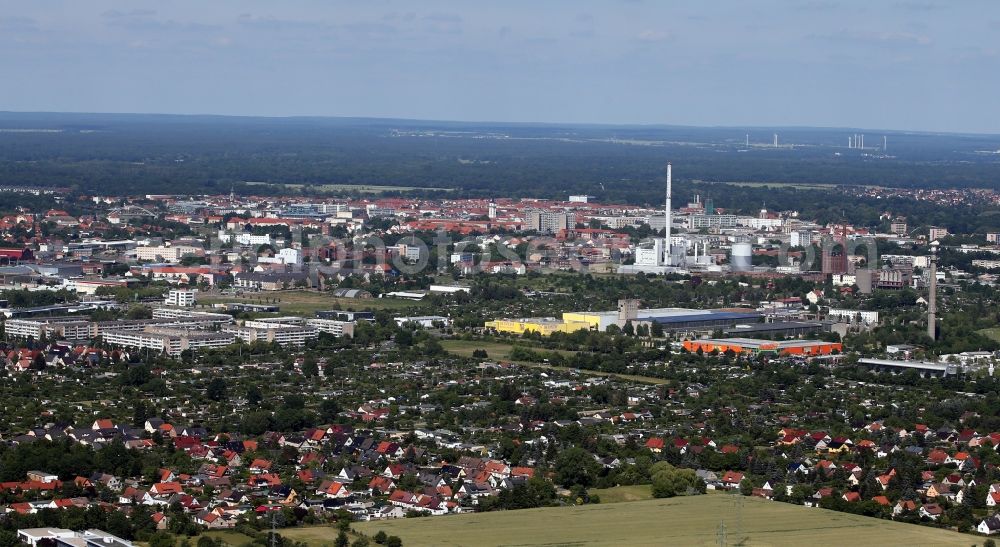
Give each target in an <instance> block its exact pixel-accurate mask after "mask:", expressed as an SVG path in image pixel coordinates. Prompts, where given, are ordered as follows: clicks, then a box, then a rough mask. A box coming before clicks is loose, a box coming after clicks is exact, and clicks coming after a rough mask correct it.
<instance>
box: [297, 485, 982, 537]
mask: <svg viewBox="0 0 1000 547" xmlns="http://www.w3.org/2000/svg"><path fill="white" fill-rule="evenodd" d="M723 522H724V523H725V535H726V543H727V544H729V545H737V544H742V545H807V544H810V543H815V542H817V541H822V540H823V539H824V538H828V539H831V540H832V539H833V538H844V537H863V538H864V541H865V543H867V544H870V545H963V546H968V545H972V544H977V543H980V541H979V540H980V539H981V538H977V537H974V536H970V535H964V534H959V533H957V532H951V531H947V530H940V529H934V528H927V527H924V526H915V525H912V524H904V523H900V522H892V521H887V520H879V519H875V518H869V517H862V516H857V515H851V514H847V513H838V512H834V511H827V510H824V509H810V508H806V507H799V506H795V505H790V504H786V503H778V502H769V501H765V500H760V499H756V498H742V503H740V502H738V501H734V496H728V495H723V494H715V495H706V496H696V497H688V498H672V499H659V500H649V501H636V502H630V503H611V504H598V505H584V506H579V507H555V508H545V509H528V510H521V511H501V512H494V513H475V514H468V515H458V516H453V517H437V518H420V519H399V520H395V521H385V522H366V523H360V524H356V525H355V526H354V529H355V530H357V531H359V532H362V533H365V534H368V535H372V534H375V533H376V532H377V531H379V530H384V531H385V532H386V533H387V534H390V535H393V534H394V535H398V536H399V537H400V538H402V540H403V544H404V545H407V546H414V545H441V546H466V545H477V546H497V547H499V546H509V545H546V546H554V545H575V546H582V545H586V546H601V545H607V546H618V545H632V546H643V545H717V544H718V543H719V538H720V525H721V524H722V523H723ZM282 533H283V534H285V535H287V536H288V537H290V538H293V539H305V540H308V539H312V538H316V537H318V536H317V535H316V530H315V529H309V528H306V529H301V531H300V530H296V529H292V530H285V531H283V532H282ZM327 537H332V536H327ZM327 541H330V540H329V539H327Z"/></svg>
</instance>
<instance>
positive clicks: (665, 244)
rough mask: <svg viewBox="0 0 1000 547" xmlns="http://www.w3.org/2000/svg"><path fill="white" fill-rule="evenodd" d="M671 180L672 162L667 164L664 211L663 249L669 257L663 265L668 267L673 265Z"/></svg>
mask: <svg viewBox="0 0 1000 547" xmlns="http://www.w3.org/2000/svg"><path fill="white" fill-rule="evenodd" d="M671 178H672V174H671V166H670V162H667V205H666V210H665V211H664V215H663V223H664V225H663V247H664V248H665V249H666V255H667V256H666V259H665V260H664V261H663V263H664V264H666V265H668V266H670V265H671V264H670V259H671V254H670V207H671V202H670V200H671V193H672V190H671V184H672V182H671Z"/></svg>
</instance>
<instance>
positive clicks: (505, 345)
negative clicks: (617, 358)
mask: <svg viewBox="0 0 1000 547" xmlns="http://www.w3.org/2000/svg"><path fill="white" fill-rule="evenodd" d="M441 345H442V347H444V349H445V351H447V352H449V353H452V354H454V355H459V356H462V357H472V352H473V351H475V350H477V349H484V350H486V355H487V357H488V358H490V359H500V360H510V352H511V350H512V349H513V348H514V345H513V344H511V343H510V342H502V341H493V340H442V341H441ZM531 349H534V350H536V351H539V352H551V351H554V352H556V353H561V354H563V355H565V356H567V357H570V356H572V355H573V354H574V353H577V352H574V351H568V350H550V349H545V348H531ZM517 363H518V364H521V365H525V366H529V367H534V368H541V369H549V370H563V371H565V370H571V369H570V368H569V367H556V366H552V365H546V364H544V363H530V362H526V361H517ZM577 372H579V373H580V374H586V375H588V376H610V377H615V378H621V379H623V380H631V381H633V382H641V383H645V384H665V383H667V381H666V380H664V379H662V378H654V377H652V376H639V375H635V374H612V373H607V372H598V371H596V370H582V369H581V370H578V371H577Z"/></svg>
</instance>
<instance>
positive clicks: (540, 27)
mask: <svg viewBox="0 0 1000 547" xmlns="http://www.w3.org/2000/svg"><path fill="white" fill-rule="evenodd" d="M0 6H2V7H3V11H2V13H3V15H0V47H3V50H4V51H5V53H6V54H5V55H4V56H3V57H2V58H0V70H2V71H3V73H4V74H5V75H6V77H5V80H6V85H5V86H3V87H2V88H0V109H2V110H5V111H15V112H16V111H20V112H53V113H55V112H79V113H136V114H178V115H226V116H249V117H335V118H380V119H409V120H426V121H459V122H470V123H528V124H531V123H545V124H557V125H558V124H574V125H575V124H583V125H644V126H660V125H667V126H692V127H726V128H728V127H732V128H754V127H758V128H774V127H802V128H831V129H836V128H866V129H868V128H871V129H873V130H880V129H881V130H887V131H919V132H931V133H942V132H947V133H975V134H984V133H985V134H997V133H1000V124H998V123H997V121H996V120H997V119H998V116H997V114H1000V112H998V109H997V107H996V99H995V97H996V94H997V91H998V90H1000V73H998V71H996V70H995V67H996V66H997V62H998V61H1000V46H998V45H997V44H996V40H995V39H994V38H995V35H996V34H997V33H998V31H1000V5H998V4H996V3H993V2H987V1H973V2H965V3H961V4H953V3H949V2H943V1H938V0H933V1H932V0H901V1H895V2H891V3H885V4H871V3H865V2H857V1H836V0H814V1H808V2H802V3H785V2H780V1H778V0H762V1H758V2H723V3H712V4H704V5H702V4H690V5H688V4H660V3H653V2H644V1H642V0H620V1H605V2H599V1H578V2H570V1H553V2H547V3H544V4H542V5H537V4H536V3H530V2H523V1H514V2H509V3H504V4H482V5H479V4H472V5H470V4H466V3H460V2H453V1H451V2H450V1H442V0H430V1H427V2H421V3H419V4H413V3H407V2H399V1H394V0H380V1H375V2H369V3H363V4H353V3H349V2H317V1H312V0H309V1H302V2H295V3H290V4H281V5H276V4H271V3H267V2H260V1H249V2H233V1H221V2H214V3H211V4H207V5H202V4H200V3H196V2H192V1H190V0H182V1H178V2H173V3H170V4H164V3H160V2H153V1H149V0H144V1H138V2H128V3H125V2H114V1H107V0H105V1H100V0H97V1H94V2H88V3H86V4H82V3H76V2H71V1H68V0H52V1H49V2H40V3H15V2H11V1H0Z"/></svg>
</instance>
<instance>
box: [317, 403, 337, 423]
mask: <svg viewBox="0 0 1000 547" xmlns="http://www.w3.org/2000/svg"><path fill="white" fill-rule="evenodd" d="M340 410H341V408H340V403H338V402H337V400H336V399H323V402H322V403H320V404H319V416H320V419H321V420H323V421H324V422H332V421H334V420H335V419H336V418H337V415H338V414H340Z"/></svg>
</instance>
